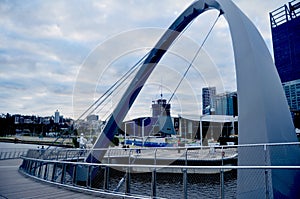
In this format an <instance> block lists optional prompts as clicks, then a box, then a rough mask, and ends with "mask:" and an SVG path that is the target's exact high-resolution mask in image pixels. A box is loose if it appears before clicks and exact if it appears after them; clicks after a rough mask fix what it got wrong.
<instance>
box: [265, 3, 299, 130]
mask: <svg viewBox="0 0 300 199" xmlns="http://www.w3.org/2000/svg"><path fill="white" fill-rule="evenodd" d="M270 22H271V30H272V40H273V51H274V59H275V65H276V68H277V71H278V74H279V76H280V79H281V82H282V86H283V89H284V92H285V95H286V99H287V102H288V105H289V108H290V111H291V115H292V117H293V121H294V125H295V127H296V128H300V1H299V0H294V1H290V2H289V3H288V4H286V5H283V6H281V7H280V8H278V9H276V10H274V11H273V12H270Z"/></svg>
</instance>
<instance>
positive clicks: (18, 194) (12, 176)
mask: <svg viewBox="0 0 300 199" xmlns="http://www.w3.org/2000/svg"><path fill="white" fill-rule="evenodd" d="M21 161H22V160H20V159H13V160H1V161H0V199H2V198H4V199H5V198H8V199H14V198H16V199H19V198H23V199H25V198H47V199H48V198H49V199H50V198H55V199H57V198H64V199H66V198H87V199H88V198H95V197H96V196H95V195H90V194H87V193H81V192H75V191H72V190H67V189H63V188H60V187H57V186H54V185H50V184H47V183H43V182H39V181H36V180H34V179H31V178H29V177H26V176H24V175H22V174H21V173H19V171H18V169H19V165H20V164H21Z"/></svg>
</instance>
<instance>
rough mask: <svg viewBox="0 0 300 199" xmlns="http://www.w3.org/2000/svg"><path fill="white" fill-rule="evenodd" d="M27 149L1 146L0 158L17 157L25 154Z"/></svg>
mask: <svg viewBox="0 0 300 199" xmlns="http://www.w3.org/2000/svg"><path fill="white" fill-rule="evenodd" d="M27 151H28V149H24V148H3V149H0V160H7V159H18V158H20V157H21V156H22V155H26V154H27Z"/></svg>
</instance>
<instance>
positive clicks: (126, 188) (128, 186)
mask: <svg viewBox="0 0 300 199" xmlns="http://www.w3.org/2000/svg"><path fill="white" fill-rule="evenodd" d="M127 193H130V167H128V168H127V169H126V179H125V194H127Z"/></svg>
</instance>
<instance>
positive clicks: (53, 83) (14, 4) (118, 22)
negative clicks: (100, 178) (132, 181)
mask: <svg viewBox="0 0 300 199" xmlns="http://www.w3.org/2000/svg"><path fill="white" fill-rule="evenodd" d="M191 2H192V1H184V2H183V1H176V2H174V1H158V0H155V1H151V2H148V1H145V2H144V1H137V2H136V1H129V3H128V4H124V3H123V2H122V1H117V0H114V1H76V2H74V3H72V4H70V3H69V2H68V1H60V2H52V1H42V2H41V1H22V3H20V2H18V1H7V2H1V3H0V10H1V12H0V13H1V19H0V24H1V28H0V37H1V38H2V39H1V53H0V76H1V78H0V95H1V96H0V100H1V101H0V104H1V105H0V112H1V113H10V114H18V113H19V114H25V115H26V114H28V115H51V114H53V113H54V111H55V110H57V109H58V110H60V113H61V114H62V115H65V116H66V117H71V118H73V119H76V117H77V116H78V114H80V112H81V111H82V110H85V108H87V106H88V105H89V104H91V103H92V102H93V101H94V100H95V99H97V98H98V97H99V96H100V95H101V93H103V92H104V91H105V89H107V88H108V86H109V85H111V84H112V83H113V81H115V80H116V79H117V77H119V76H120V74H119V73H120V72H123V71H126V70H128V69H129V67H130V66H131V65H132V64H134V63H136V62H137V61H138V59H139V58H141V57H142V56H143V55H144V54H145V53H146V52H147V49H149V48H150V47H152V46H153V44H155V42H156V41H157V40H158V39H159V35H160V33H162V32H163V30H165V29H166V28H167V27H168V26H169V25H170V24H171V23H172V22H173V21H174V20H175V18H176V17H177V16H178V15H179V14H180V13H181V12H182V11H183V10H184V9H185V8H186V7H187V6H188V5H189V4H190V3H191ZM234 2H235V3H236V4H237V6H238V7H239V8H240V9H241V10H242V11H243V12H245V14H246V15H247V16H248V17H249V18H250V19H251V20H252V22H253V23H254V24H255V25H256V26H257V28H258V29H259V31H260V32H261V34H262V35H263V37H264V39H265V42H266V43H267V46H268V48H269V51H270V53H271V54H272V55H273V50H272V42H271V41H272V39H271V28H270V22H269V12H271V11H273V10H275V9H277V8H278V7H280V6H282V5H284V4H286V3H287V2H288V1H282V0H281V1H276V2H273V1H272V2H271V1H270V2H265V1H264V2H261V1H258V0H255V1H251V2H249V1H246V0H236V1H234ZM157 7H159V8H160V9H157ZM162 10H164V12H162ZM217 14H218V13H217V12H215V11H211V12H209V13H208V14H205V15H204V17H199V18H198V19H197V20H195V22H194V23H193V25H192V26H191V27H190V28H189V29H188V30H187V31H186V32H185V35H184V36H185V40H186V41H187V43H188V44H190V46H192V47H193V48H190V46H188V47H187V46H184V45H183V49H184V51H186V52H185V53H189V54H191V56H192V55H194V54H195V53H194V52H195V49H196V48H197V47H198V46H199V45H200V44H201V42H202V40H203V38H204V37H205V35H206V34H207V32H208V29H209V28H210V27H211V25H212V23H213V21H214V20H215V18H216V16H217ZM205 17H206V18H208V19H209V20H203V19H205ZM201 19H202V20H201ZM207 21H208V22H207ZM141 29H144V32H143V36H145V37H143V38H139V39H136V40H137V41H136V42H141V43H140V45H141V46H140V48H143V49H142V50H139V51H138V53H136V54H134V53H131V54H129V56H124V55H122V58H120V59H118V60H117V61H115V60H111V61H113V62H114V63H115V66H113V67H112V68H113V69H115V70H111V71H109V70H104V69H106V68H107V67H108V66H107V65H104V66H103V65H101V63H100V64H99V63H98V64H97V67H103V72H105V73H106V74H107V75H106V76H101V78H100V77H96V78H98V79H97V80H98V82H89V81H88V80H87V81H86V80H85V79H78V77H79V76H80V72H81V71H82V68H83V67H84V66H85V64H86V63H87V61H88V60H89V59H88V58H90V55H92V54H93V53H94V52H95V50H97V47H99V46H101V45H102V44H105V42H106V41H111V40H112V41H114V39H115V38H117V37H118V36H120V35H121V36H122V35H125V36H126V34H127V33H128V34H131V35H132V33H136V31H140V30H141ZM130 31H131V32H130ZM145 32H146V34H144V33H145ZM200 32H203V33H200ZM147 33H148V34H147ZM150 33H151V34H150ZM152 33H153V34H152ZM131 37H133V36H131ZM125 38H127V37H125ZM128 38H129V39H132V38H130V36H128ZM143 40H147V41H146V42H145V43H143ZM118 42H119V41H118ZM179 44H181V43H180V42H179ZM118 45H127V44H126V41H124V43H120V42H119V43H118ZM118 45H115V47H117V46H118ZM186 45H187V44H186ZM180 47H181V46H179V47H178V46H177V47H175V48H178V49H180ZM216 47H217V48H216ZM175 48H174V52H175V53H174V54H175V55H176V56H175V57H172V56H171V55H172V54H171V53H170V55H169V57H170V58H169V59H165V60H162V63H161V66H160V69H161V70H160V71H158V72H157V74H168V75H170V74H171V75H170V77H168V78H166V77H164V76H162V75H157V76H155V77H153V78H152V79H150V81H149V84H148V85H146V87H145V89H148V92H147V94H148V95H143V93H142V94H141V96H140V98H139V101H138V102H137V103H136V104H135V105H134V107H133V108H134V110H133V111H132V112H130V113H129V115H130V116H132V117H134V116H135V114H136V113H135V112H139V114H141V115H149V109H147V108H149V107H150V106H151V101H152V100H153V99H154V100H155V99H156V98H158V96H159V94H160V90H163V92H164V94H165V97H166V98H168V97H169V96H170V95H171V93H172V91H173V90H174V87H175V86H176V84H177V81H176V82H171V83H172V84H173V85H171V86H170V85H169V84H168V83H169V82H168V81H172V79H174V77H175V78H176V79H178V77H180V76H181V74H182V73H183V72H182V71H180V66H182V65H184V66H185V67H186V64H187V62H188V61H190V60H191V59H189V60H188V61H185V62H184V61H182V60H181V61H180V62H178V60H176V59H177V58H178V55H180V54H181V53H183V52H182V51H180V50H177V49H176V50H175ZM109 50H111V51H113V49H107V51H108V52H111V51H109ZM130 50H132V49H130ZM135 50H136V49H135ZM203 50H204V52H205V53H204V54H206V55H201V56H205V57H207V59H208V61H210V62H211V63H210V64H212V65H214V66H213V68H214V76H213V75H212V76H210V75H209V74H208V73H211V72H210V71H211V70H210V69H209V72H208V73H207V74H206V73H205V70H204V71H203V70H202V69H203V68H201V67H199V68H196V69H195V70H194V71H192V73H191V74H189V75H190V77H189V78H190V79H189V80H187V81H186V82H185V84H184V85H183V86H182V88H181V89H179V90H178V95H177V96H176V97H175V99H174V101H172V102H171V104H172V103H174V105H172V107H173V111H174V112H173V114H178V113H191V114H194V112H193V110H195V105H194V104H195V103H197V104H198V105H197V106H196V108H199V110H197V111H195V114H200V112H201V89H202V87H206V86H217V90H218V93H222V92H224V91H234V90H236V83H235V69H234V61H233V53H232V47H231V42H230V36H229V30H228V27H227V24H226V22H225V20H224V19H223V18H220V19H219V20H218V22H217V24H216V26H215V27H214V29H213V31H212V34H211V35H210V37H209V38H208V40H207V42H206V43H205V45H204V47H203ZM210 58H211V59H212V61H211V60H210ZM172 60H173V61H172ZM175 62H178V63H175ZM179 63H180V64H179ZM196 63H197V62H196ZM176 64H178V66H176ZM121 65H122V67H121ZM208 65H209V64H208ZM124 66H126V67H124ZM173 66H174V68H173V69H171V70H172V73H169V71H170V68H171V67H173ZM119 69H120V70H119ZM181 70H184V69H181ZM199 71H200V72H199ZM215 74H217V76H218V78H216V77H215ZM110 79H111V81H112V82H110V81H109V80H110ZM104 80H105V81H104ZM78 82H80V83H81V84H80V85H82V84H85V87H84V89H83V90H91V91H93V92H89V93H82V92H81V91H80V93H79V94H78V93H76V89H75V88H77V87H76V85H77V84H78ZM103 82H104V83H103ZM193 85H197V86H193ZM160 87H162V89H161V88H160ZM86 88H89V89H86ZM187 92H188V93H189V95H188V94H187ZM82 94H85V95H83V96H84V100H86V101H85V103H84V104H83V105H82V107H81V105H79V106H80V108H79V109H78V110H79V111H78V112H76V113H74V107H73V105H74V101H75V102H76V100H78V99H79V98H80V97H82V96H81V95H82ZM74 96H75V97H74ZM191 99H192V100H191ZM112 101H113V100H112ZM77 103H78V104H80V100H78V101H77ZM112 103H113V102H112ZM114 103H115V102H114ZM78 104H77V105H76V106H78ZM143 109H144V110H143ZM137 110H139V111H137Z"/></svg>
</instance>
